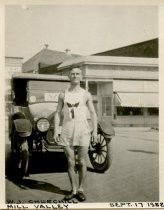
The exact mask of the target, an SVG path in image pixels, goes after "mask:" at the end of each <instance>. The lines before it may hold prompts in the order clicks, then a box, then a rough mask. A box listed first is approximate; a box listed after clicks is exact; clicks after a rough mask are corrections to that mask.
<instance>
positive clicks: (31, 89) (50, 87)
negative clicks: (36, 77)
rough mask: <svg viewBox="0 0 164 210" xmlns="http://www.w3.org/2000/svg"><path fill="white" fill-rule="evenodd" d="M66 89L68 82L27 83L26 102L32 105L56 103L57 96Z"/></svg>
mask: <svg viewBox="0 0 164 210" xmlns="http://www.w3.org/2000/svg"><path fill="white" fill-rule="evenodd" d="M67 88H68V82H60V81H29V83H28V101H29V104H34V103H43V102H45V103H47V102H52V103H55V102H56V103H57V102H58V96H59V94H60V93H61V92H62V91H64V90H65V89H67Z"/></svg>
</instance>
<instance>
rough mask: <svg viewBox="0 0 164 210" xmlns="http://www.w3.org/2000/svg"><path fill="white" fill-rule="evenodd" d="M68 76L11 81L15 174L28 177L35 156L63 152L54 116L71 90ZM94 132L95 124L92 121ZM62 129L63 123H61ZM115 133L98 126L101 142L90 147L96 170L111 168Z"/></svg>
mask: <svg viewBox="0 0 164 210" xmlns="http://www.w3.org/2000/svg"><path fill="white" fill-rule="evenodd" d="M68 85H69V81H68V78H67V77H66V76H58V75H41V74H29V73H18V74H14V75H13V77H12V80H11V87H12V88H11V89H12V111H11V114H10V117H9V138H10V141H11V154H12V161H13V162H12V166H13V169H14V170H13V174H14V175H15V176H17V177H19V178H22V177H24V176H26V174H27V172H28V173H29V171H28V166H29V160H30V158H29V156H31V155H33V154H34V152H35V153H45V152H61V151H63V149H62V147H61V146H59V145H57V144H56V143H55V142H54V139H53V132H54V112H55V110H56V107H57V102H58V96H59V93H60V92H61V91H63V90H65V89H66V88H68ZM88 122H89V125H90V130H91V132H92V125H91V120H90V119H89V118H88ZM60 126H62V122H61V123H60ZM113 135H114V129H113V128H112V126H111V125H110V124H109V123H106V122H102V121H100V122H98V139H97V142H96V144H94V145H93V144H92V141H91V143H90V147H89V151H88V154H89V158H90V162H91V164H92V166H93V168H94V170H96V171H98V172H104V171H106V170H107V169H108V168H109V167H110V165H111V151H110V150H111V139H112V136H113Z"/></svg>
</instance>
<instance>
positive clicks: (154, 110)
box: [147, 108, 159, 115]
mask: <svg viewBox="0 0 164 210" xmlns="http://www.w3.org/2000/svg"><path fill="white" fill-rule="evenodd" d="M147 112H148V115H159V109H158V108H148V109H147Z"/></svg>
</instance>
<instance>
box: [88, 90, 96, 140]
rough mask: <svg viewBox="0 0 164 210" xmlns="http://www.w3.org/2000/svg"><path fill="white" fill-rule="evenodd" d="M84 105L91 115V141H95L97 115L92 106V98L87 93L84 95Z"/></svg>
mask: <svg viewBox="0 0 164 210" xmlns="http://www.w3.org/2000/svg"><path fill="white" fill-rule="evenodd" d="M86 103H87V107H88V109H89V112H90V115H91V121H92V125H93V133H92V137H93V138H94V139H93V140H96V139H97V115H96V112H95V108H94V106H93V101H92V96H91V94H90V93H89V92H87V95H86Z"/></svg>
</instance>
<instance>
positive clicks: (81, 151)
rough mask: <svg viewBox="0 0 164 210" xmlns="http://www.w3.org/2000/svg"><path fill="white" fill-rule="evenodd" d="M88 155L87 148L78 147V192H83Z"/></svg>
mask: <svg viewBox="0 0 164 210" xmlns="http://www.w3.org/2000/svg"><path fill="white" fill-rule="evenodd" d="M87 154H88V147H82V146H79V147H78V162H79V187H78V190H79V191H83V190H84V189H83V186H84V183H85V178H86V171H87V166H86V157H87Z"/></svg>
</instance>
